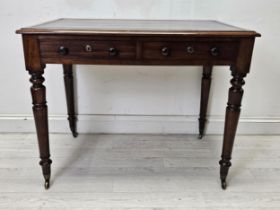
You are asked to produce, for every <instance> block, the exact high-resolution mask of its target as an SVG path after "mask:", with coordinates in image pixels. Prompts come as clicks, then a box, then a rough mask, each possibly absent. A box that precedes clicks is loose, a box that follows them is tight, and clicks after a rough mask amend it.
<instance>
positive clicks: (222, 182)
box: [221, 179, 227, 190]
mask: <svg viewBox="0 0 280 210" xmlns="http://www.w3.org/2000/svg"><path fill="white" fill-rule="evenodd" d="M221 187H222V189H223V190H225V189H227V182H226V180H223V179H222V180H221Z"/></svg>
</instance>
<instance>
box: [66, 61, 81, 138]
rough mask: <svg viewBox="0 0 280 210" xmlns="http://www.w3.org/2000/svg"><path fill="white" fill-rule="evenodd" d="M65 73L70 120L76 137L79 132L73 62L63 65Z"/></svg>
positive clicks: (71, 128)
mask: <svg viewBox="0 0 280 210" xmlns="http://www.w3.org/2000/svg"><path fill="white" fill-rule="evenodd" d="M63 73H64V85H65V93H66V101H67V111H68V121H69V126H70V130H71V132H72V135H73V136H74V137H77V136H78V133H77V124H76V122H77V117H76V114H75V102H74V83H73V66H72V65H71V64H64V65H63Z"/></svg>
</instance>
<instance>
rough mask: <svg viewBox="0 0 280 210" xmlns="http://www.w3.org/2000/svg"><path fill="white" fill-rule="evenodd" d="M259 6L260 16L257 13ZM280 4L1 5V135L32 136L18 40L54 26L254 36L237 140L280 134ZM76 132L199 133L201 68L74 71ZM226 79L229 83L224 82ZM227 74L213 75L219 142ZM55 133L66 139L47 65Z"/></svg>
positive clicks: (56, 75) (52, 0)
mask: <svg viewBox="0 0 280 210" xmlns="http://www.w3.org/2000/svg"><path fill="white" fill-rule="evenodd" d="M252 5H253V6H252ZM279 11H280V1H278V0H270V1H253V0H248V1H241V0H235V1H222V0H212V1H206V0H146V1H143V0H141V1H140V0H80V1H75V0H41V1H38V0H29V1H28V4H26V1H19V0H10V1H1V2H0V27H1V39H0V46H1V47H0V59H1V71H0V84H1V86H0V87H1V88H0V95H1V103H0V131H1V132H30V131H32V132H34V131H35V126H34V122H33V120H32V109H31V95H30V91H29V88H30V86H31V84H30V83H29V78H30V77H29V75H28V72H27V71H25V65H24V60H23V50H22V41H21V36H19V35H16V34H15V30H16V29H18V28H20V27H23V26H31V25H34V24H37V23H40V22H44V21H48V20H52V19H56V18H61V17H64V18H98V19H101V18H106V19H112V18H113V19H117V18H118V19H216V20H220V21H223V22H226V23H229V24H232V25H237V26H241V27H243V28H246V29H247V28H248V29H252V30H256V31H257V32H259V33H261V34H262V37H261V38H257V39H256V44H255V50H254V55H253V60H252V66H251V72H252V73H251V74H248V76H247V78H246V79H245V80H246V85H245V86H244V89H245V95H244V96H245V97H244V100H243V105H242V114H241V119H240V124H239V128H238V133H243V134H252V133H254V134H275V133H280V97H278V96H279V87H280V84H279V78H280V71H279V66H280V56H279V46H280V27H279V23H280V16H279V15H278V13H279ZM74 75H75V77H76V80H75V82H76V87H77V88H76V92H77V93H76V95H77V107H78V114H79V115H78V119H79V121H78V131H79V132H82V133H87V132H98V133H104V132H105V133H107V132H108V133H198V128H197V127H198V123H197V118H198V113H199V101H200V82H201V76H202V67H187V66H182V67H166V66H165V67H162V66H156V67H151V66H142V67H141V66H82V65H79V66H76V67H75V74H74ZM225 78H226V79H225ZM230 78H231V76H230V71H229V67H215V68H214V71H213V80H212V87H211V96H210V100H209V106H208V113H209V115H210V116H209V122H210V123H209V124H208V129H207V131H206V132H207V133H215V134H221V133H222V131H223V121H224V115H225V107H226V102H227V94H228V92H227V89H226V88H225V87H230V83H229V81H230ZM45 79H46V81H45V85H46V87H47V101H48V107H49V115H50V118H49V125H50V131H51V132H69V129H68V122H67V120H66V118H67V116H66V112H67V111H66V101H65V92H64V85H63V71H62V66H61V65H47V67H46V69H45Z"/></svg>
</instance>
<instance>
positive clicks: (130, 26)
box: [17, 19, 260, 189]
mask: <svg viewBox="0 0 280 210" xmlns="http://www.w3.org/2000/svg"><path fill="white" fill-rule="evenodd" d="M17 33H19V34H22V39H23V48H24V56H25V65H26V70H27V71H28V72H29V74H30V75H31V79H30V81H31V83H32V86H31V94H32V101H33V113H34V119H35V124H36V130H37V136H38V144H39V152H40V159H41V161H40V165H41V166H42V171H43V175H44V179H45V188H46V189H48V188H49V183H50V175H51V163H52V161H51V159H50V149H49V133H48V113H47V103H46V87H45V86H44V85H43V82H44V80H45V79H44V77H43V74H44V69H45V66H46V64H62V65H63V70H64V71H63V72H64V83H65V91H66V98H67V109H68V120H69V125H70V129H71V131H72V134H73V136H74V137H76V136H77V130H76V121H77V116H76V112H75V106H74V104H75V103H74V98H75V97H74V91H73V85H74V84H73V73H72V66H73V64H107V65H201V66H203V75H202V81H201V102H200V114H199V136H200V138H202V137H203V135H204V127H205V121H206V111H207V104H208V98H209V90H210V85H211V73H212V67H213V66H214V65H225V66H230V71H231V75H232V80H231V81H230V82H231V87H230V89H229V95H228V103H227V107H226V117H225V127H224V137H223V148H222V156H221V160H220V162H219V164H220V179H221V185H222V188H223V189H226V185H227V184H226V177H227V174H228V170H229V167H230V166H231V154H232V149H233V143H234V138H235V133H236V129H237V124H238V120H239V115H240V107H241V100H242V96H243V89H242V86H243V85H244V84H245V82H244V77H246V75H247V74H248V73H249V70H250V64H251V57H252V53H253V47H254V41H255V38H256V37H258V36H260V34H258V33H256V32H255V31H250V30H244V29H241V28H238V27H234V26H230V25H227V24H224V23H221V22H217V21H202V20H95V19H58V20H54V21H50V22H46V23H43V24H40V25H36V26H33V27H27V28H21V29H19V30H17Z"/></svg>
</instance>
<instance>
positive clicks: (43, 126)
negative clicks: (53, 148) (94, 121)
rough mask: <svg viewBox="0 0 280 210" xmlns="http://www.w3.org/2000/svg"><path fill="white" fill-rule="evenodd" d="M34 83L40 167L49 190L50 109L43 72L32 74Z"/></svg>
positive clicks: (32, 88) (34, 105)
mask: <svg viewBox="0 0 280 210" xmlns="http://www.w3.org/2000/svg"><path fill="white" fill-rule="evenodd" d="M30 74H31V79H30V82H31V83H32V87H31V94H32V101H33V114H34V119H35V124H36V130H37V137H38V144H39V152H40V158H41V161H40V165H41V166H42V171H43V175H44V178H45V188H46V189H48V188H49V185H50V177H51V163H52V161H51V159H50V149H49V131H48V107H47V102H46V88H45V86H44V85H43V82H44V80H45V79H44V77H43V76H42V74H43V71H34V72H30Z"/></svg>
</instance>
